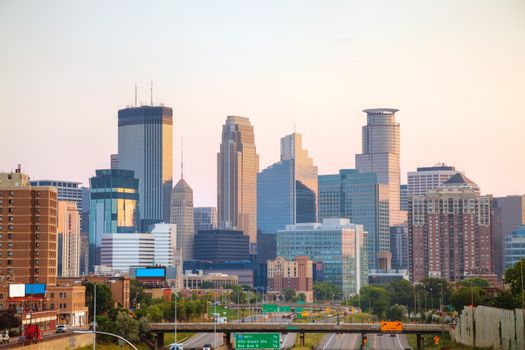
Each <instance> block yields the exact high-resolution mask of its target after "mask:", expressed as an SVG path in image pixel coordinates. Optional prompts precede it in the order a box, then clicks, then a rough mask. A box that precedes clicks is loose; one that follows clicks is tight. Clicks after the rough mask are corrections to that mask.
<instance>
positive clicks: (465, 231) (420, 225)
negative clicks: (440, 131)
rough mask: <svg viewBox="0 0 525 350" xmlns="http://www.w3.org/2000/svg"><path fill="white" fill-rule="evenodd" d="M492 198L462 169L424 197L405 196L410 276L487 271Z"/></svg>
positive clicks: (459, 276) (449, 277)
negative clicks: (407, 214)
mask: <svg viewBox="0 0 525 350" xmlns="http://www.w3.org/2000/svg"><path fill="white" fill-rule="evenodd" d="M491 201H492V198H491V196H482V195H481V194H480V190H479V187H478V186H477V185H476V184H475V183H474V182H472V181H471V180H470V179H468V178H467V177H466V176H464V175H463V174H461V173H458V174H456V175H454V176H452V177H451V178H450V179H448V180H447V181H446V182H445V183H444V184H443V186H441V187H438V188H437V189H434V190H430V191H428V192H427V194H426V195H424V196H413V197H409V221H408V232H409V249H410V277H411V280H412V281H416V282H417V281H421V280H422V279H424V278H426V277H441V278H445V279H447V280H449V281H453V282H455V281H459V280H461V279H464V278H469V277H473V276H479V275H490V274H492V273H493V271H492V252H491V219H492V206H491Z"/></svg>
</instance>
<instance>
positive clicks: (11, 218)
mask: <svg viewBox="0 0 525 350" xmlns="http://www.w3.org/2000/svg"><path fill="white" fill-rule="evenodd" d="M9 209H12V208H9ZM13 220H14V217H12V216H8V217H7V221H9V222H13Z"/></svg>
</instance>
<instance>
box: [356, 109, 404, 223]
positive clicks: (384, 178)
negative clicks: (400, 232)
mask: <svg viewBox="0 0 525 350" xmlns="http://www.w3.org/2000/svg"><path fill="white" fill-rule="evenodd" d="M397 111H398V109H393V108H376V109H365V110H364V111H363V112H365V113H366V115H367V124H366V125H365V126H363V140H362V143H363V153H362V154H356V156H355V164H356V168H357V169H358V170H359V171H360V172H362V173H376V174H377V180H378V182H379V183H381V184H387V185H388V193H389V195H388V198H389V201H388V203H389V221H390V226H393V225H397V224H400V223H402V222H403V221H405V219H406V218H405V217H404V215H402V214H401V212H400V193H399V192H400V182H401V174H400V173H401V169H400V161H401V160H400V135H399V123H397V122H396V117H395V113H396V112H397Z"/></svg>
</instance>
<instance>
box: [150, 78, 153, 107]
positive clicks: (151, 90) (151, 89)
mask: <svg viewBox="0 0 525 350" xmlns="http://www.w3.org/2000/svg"><path fill="white" fill-rule="evenodd" d="M150 93H151V105H152V106H153V80H152V81H151V88H150Z"/></svg>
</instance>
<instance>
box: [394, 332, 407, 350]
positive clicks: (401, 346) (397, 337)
mask: <svg viewBox="0 0 525 350" xmlns="http://www.w3.org/2000/svg"><path fill="white" fill-rule="evenodd" d="M396 339H397V343H398V344H399V347H400V348H401V350H404V349H405V348H404V347H403V345H401V340H399V335H397V334H396Z"/></svg>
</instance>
